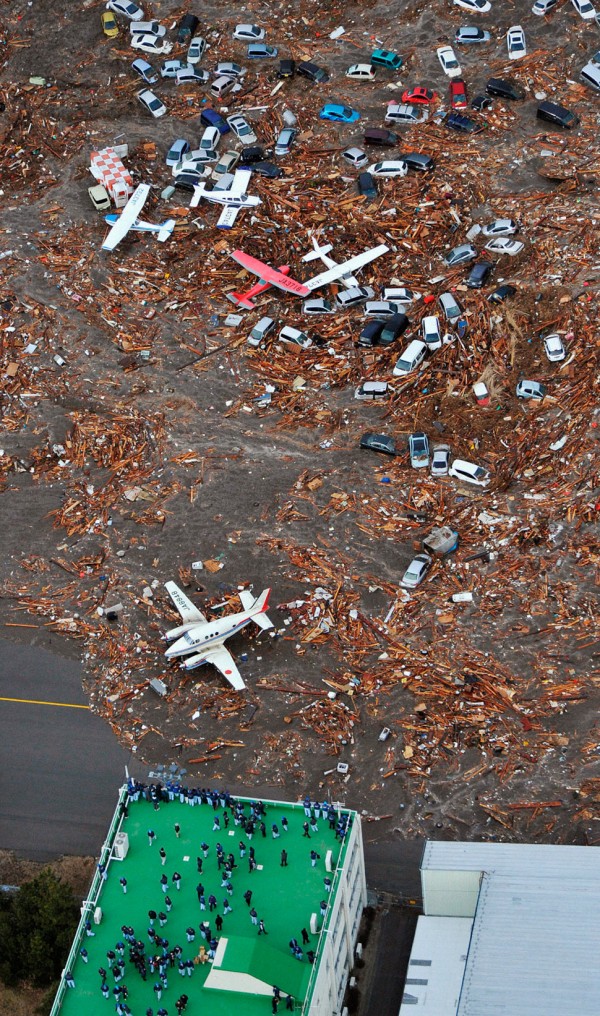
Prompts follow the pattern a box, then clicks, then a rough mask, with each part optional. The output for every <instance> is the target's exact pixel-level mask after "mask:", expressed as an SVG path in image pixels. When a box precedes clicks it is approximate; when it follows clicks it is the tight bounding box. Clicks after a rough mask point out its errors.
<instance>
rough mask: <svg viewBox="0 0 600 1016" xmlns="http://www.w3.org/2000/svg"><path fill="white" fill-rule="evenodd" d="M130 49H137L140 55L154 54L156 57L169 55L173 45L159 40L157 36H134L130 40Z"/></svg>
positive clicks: (164, 40)
mask: <svg viewBox="0 0 600 1016" xmlns="http://www.w3.org/2000/svg"><path fill="white" fill-rule="evenodd" d="M131 48H132V49H139V50H140V51H141V52H142V53H156V54H157V55H158V56H160V55H162V54H164V55H166V54H167V53H170V52H171V50H172V49H173V43H172V42H167V40H166V39H160V38H159V37H158V35H134V36H132V39H131Z"/></svg>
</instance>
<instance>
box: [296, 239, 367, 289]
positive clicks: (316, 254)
mask: <svg viewBox="0 0 600 1016" xmlns="http://www.w3.org/2000/svg"><path fill="white" fill-rule="evenodd" d="M312 245H313V247H314V250H311V251H309V252H308V254H305V255H304V257H303V258H302V260H303V261H314V260H315V258H320V259H321V261H322V262H323V264H324V265H325V267H326V268H335V267H336V266H337V264H338V262H337V261H334V260H333V258H329V257H327V255H328V254H329V251H330V250H332V246H331V244H330V243H325V244H323V246H321V245H320V244H319V241H318V240H317V238H316V236H313V237H312ZM340 282H341V283H342V285H344V286H346V288H347V289H352V287H353V286H359V285H360V283H359V281H358V279H357V278H356V277H355V276H354V275H350V274H347V275H341V276H340Z"/></svg>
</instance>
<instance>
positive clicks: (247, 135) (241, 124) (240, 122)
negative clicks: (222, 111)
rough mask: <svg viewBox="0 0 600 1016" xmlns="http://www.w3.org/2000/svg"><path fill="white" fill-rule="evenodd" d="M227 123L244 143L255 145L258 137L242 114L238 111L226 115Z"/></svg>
mask: <svg viewBox="0 0 600 1016" xmlns="http://www.w3.org/2000/svg"><path fill="white" fill-rule="evenodd" d="M227 123H228V124H229V126H230V127H231V129H232V131H233V133H234V134H237V136H238V138H239V139H240V141H242V142H243V143H244V144H245V145H255V144H256V142H257V141H258V138H257V136H256V134H255V133H254V131H253V130H252V127H251V126H250V124H249V123H248V121H247V120H246V118H245V117H244V116H241V115H240V114H239V113H234V114H233V115H232V116H228V117H227Z"/></svg>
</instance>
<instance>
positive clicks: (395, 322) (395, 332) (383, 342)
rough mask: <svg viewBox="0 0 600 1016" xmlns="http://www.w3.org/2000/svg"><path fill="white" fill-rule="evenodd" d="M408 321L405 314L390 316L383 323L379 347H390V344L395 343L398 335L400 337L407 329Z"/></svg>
mask: <svg viewBox="0 0 600 1016" xmlns="http://www.w3.org/2000/svg"><path fill="white" fill-rule="evenodd" d="M408 325H409V321H408V318H407V316H406V314H402V313H400V314H392V316H391V317H390V318H388V319H387V321H386V323H385V328H384V329H383V331H382V333H381V335H380V336H379V345H380V346H391V344H392V342H395V341H396V339H397V338H399V336H400V335H402V334H403V333H404V332H405V331H406V329H407V328H408Z"/></svg>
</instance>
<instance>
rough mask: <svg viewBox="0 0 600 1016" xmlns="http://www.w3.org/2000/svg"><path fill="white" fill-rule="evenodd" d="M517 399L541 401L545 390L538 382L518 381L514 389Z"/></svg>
mask: <svg viewBox="0 0 600 1016" xmlns="http://www.w3.org/2000/svg"><path fill="white" fill-rule="evenodd" d="M516 395H517V398H518V399H534V400H538V401H539V400H541V399H543V398H544V396H545V395H546V388H545V386H544V385H542V384H540V382H539V381H528V380H523V381H519V383H518V385H517V389H516Z"/></svg>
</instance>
